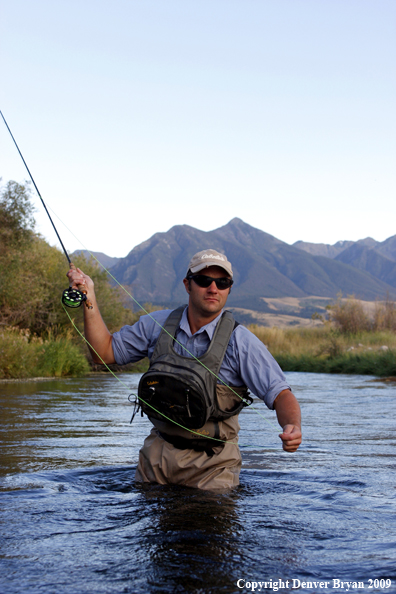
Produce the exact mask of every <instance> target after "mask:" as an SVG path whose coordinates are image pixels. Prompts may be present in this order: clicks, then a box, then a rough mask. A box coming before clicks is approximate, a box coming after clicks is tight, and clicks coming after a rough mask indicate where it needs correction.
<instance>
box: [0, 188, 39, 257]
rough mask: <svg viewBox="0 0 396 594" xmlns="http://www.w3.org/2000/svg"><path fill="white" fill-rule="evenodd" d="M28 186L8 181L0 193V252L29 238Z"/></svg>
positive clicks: (31, 212) (30, 221)
mask: <svg viewBox="0 0 396 594" xmlns="http://www.w3.org/2000/svg"><path fill="white" fill-rule="evenodd" d="M0 181H1V178H0ZM33 212H34V207H33V205H32V204H31V202H30V188H29V185H28V184H26V185H25V186H23V185H21V184H18V183H17V182H14V181H9V182H8V183H7V184H6V186H5V187H3V188H2V189H1V193H0V253H2V252H3V250H5V249H6V247H7V246H9V245H17V244H18V243H23V242H24V241H26V240H29V238H30V236H31V232H32V231H33V229H34V225H35V221H34V217H33Z"/></svg>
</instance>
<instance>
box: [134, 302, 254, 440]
mask: <svg viewBox="0 0 396 594" xmlns="http://www.w3.org/2000/svg"><path fill="white" fill-rule="evenodd" d="M184 309H185V306H182V307H179V308H178V309H175V310H174V311H173V312H171V314H170V315H169V317H168V318H167V320H166V322H165V324H164V327H163V329H162V331H161V334H160V335H159V338H158V341H157V344H156V346H155V349H154V353H153V356H152V358H151V362H150V369H149V370H148V371H147V372H146V373H145V374H144V375H143V376H142V377H141V379H140V382H139V387H138V398H139V404H140V406H141V409H142V411H143V412H144V413H146V415H147V416H148V417H149V418H150V419H158V420H160V421H165V420H166V419H171V420H172V421H174V422H176V423H178V424H179V425H182V426H183V427H187V428H188V429H199V428H201V427H203V425H205V423H206V422H207V421H222V420H225V419H228V418H229V417H232V416H234V415H237V414H239V412H240V411H241V410H242V408H243V407H244V406H247V405H248V404H251V402H252V399H251V398H250V397H249V396H246V397H245V398H243V399H238V398H237V401H236V403H235V404H234V406H233V407H232V408H231V409H230V410H223V409H221V408H220V405H219V401H218V398H217V390H216V387H217V377H216V376H218V374H219V371H220V367H221V364H222V362H223V359H224V355H225V352H226V350H227V346H228V343H229V340H230V338H231V334H232V332H233V330H234V328H235V320H234V317H233V315H232V314H231V312H229V311H225V312H224V313H223V315H222V317H221V319H220V320H219V322H218V324H217V326H216V329H215V331H214V334H213V338H212V340H211V342H210V344H209V348H208V350H207V351H206V352H205V353H204V354H203V355H202V356H201V357H199V359H198V360H196V359H194V358H192V357H188V356H184V355H179V354H178V353H177V352H176V351H175V349H174V336H175V334H176V331H177V328H178V327H179V323H180V320H181V317H182V315H183V311H184Z"/></svg>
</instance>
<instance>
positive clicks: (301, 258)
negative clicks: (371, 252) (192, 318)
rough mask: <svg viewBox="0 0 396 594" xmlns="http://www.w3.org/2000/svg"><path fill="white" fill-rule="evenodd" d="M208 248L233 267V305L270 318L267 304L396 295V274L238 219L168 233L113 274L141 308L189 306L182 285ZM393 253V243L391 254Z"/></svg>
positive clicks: (144, 246)
mask: <svg viewBox="0 0 396 594" xmlns="http://www.w3.org/2000/svg"><path fill="white" fill-rule="evenodd" d="M363 241H366V240H363ZM372 241H374V240H372ZM345 243H346V242H345ZM348 243H349V242H348ZM384 243H386V242H384ZM207 247H212V248H214V249H216V250H218V251H220V252H223V253H225V254H227V257H228V258H229V259H230V261H231V262H232V264H233V268H234V274H235V285H234V287H233V289H232V293H231V295H230V298H229V301H228V304H229V305H230V306H232V307H239V308H244V309H247V310H254V311H258V312H269V313H270V307H269V305H268V303H267V302H266V301H265V300H264V298H280V297H296V298H303V297H307V296H312V295H314V296H317V297H326V298H334V297H336V295H337V293H338V292H340V291H342V292H343V294H344V295H351V294H354V295H356V297H358V298H360V299H365V300H374V299H376V298H383V297H384V296H385V295H386V293H387V292H389V293H390V294H392V295H393V294H394V293H395V290H394V286H395V285H393V284H390V282H389V281H391V282H392V283H393V280H392V279H393V277H392V274H391V273H390V276H389V279H388V281H385V280H382V279H380V278H376V277H375V275H374V274H373V272H372V271H367V270H364V269H361V268H359V267H355V266H353V265H351V264H350V263H345V262H343V261H340V260H339V259H337V258H335V257H332V258H330V257H325V256H323V255H311V254H309V253H307V252H306V251H304V250H302V249H299V248H297V247H295V246H290V245H288V244H286V243H284V242H283V241H280V240H279V239H276V238H275V237H273V236H272V235H269V234H268V233H265V232H264V231H261V230H259V229H256V228H255V227H252V226H250V225H248V224H246V223H244V222H243V221H241V220H240V219H237V218H235V219H232V220H231V221H230V222H229V223H228V224H227V225H225V226H223V227H220V228H219V229H215V230H213V231H208V232H205V231H200V230H198V229H195V228H194V227H190V226H188V225H177V226H175V227H172V228H171V229H170V230H169V231H167V232H166V233H156V234H155V235H153V236H152V237H151V238H149V239H148V240H147V241H145V242H143V243H141V244H140V245H138V246H136V247H135V248H134V249H133V250H132V251H131V252H130V253H129V254H128V255H127V256H126V257H125V258H121V259H120V260H119V261H118V262H117V263H116V264H115V265H114V266H113V267H112V273H113V274H114V275H115V276H116V278H117V279H118V280H119V282H121V283H123V284H125V285H128V286H130V287H131V288H132V291H133V295H134V297H135V298H136V299H137V300H138V301H139V302H140V303H144V302H151V303H153V304H158V305H168V306H173V305H176V304H180V303H184V302H186V300H187V296H186V293H185V290H184V287H183V285H182V282H181V281H182V278H183V277H184V275H185V273H186V271H187V266H188V262H189V260H190V258H191V256H192V255H193V254H194V253H195V252H197V251H199V250H202V249H204V248H207ZM348 247H349V246H348ZM393 247H394V244H392V243H390V244H389V245H388V246H387V249H388V251H389V252H391V251H392V250H393ZM340 253H342V252H340ZM370 270H371V269H370ZM386 278H388V277H386Z"/></svg>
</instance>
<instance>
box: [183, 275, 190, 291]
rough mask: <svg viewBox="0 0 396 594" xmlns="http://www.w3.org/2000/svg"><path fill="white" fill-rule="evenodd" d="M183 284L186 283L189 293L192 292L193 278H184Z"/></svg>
mask: <svg viewBox="0 0 396 594" xmlns="http://www.w3.org/2000/svg"><path fill="white" fill-rule="evenodd" d="M183 284H184V287H185V289H186V291H187V293H188V294H190V293H191V280H189V279H188V278H184V279H183Z"/></svg>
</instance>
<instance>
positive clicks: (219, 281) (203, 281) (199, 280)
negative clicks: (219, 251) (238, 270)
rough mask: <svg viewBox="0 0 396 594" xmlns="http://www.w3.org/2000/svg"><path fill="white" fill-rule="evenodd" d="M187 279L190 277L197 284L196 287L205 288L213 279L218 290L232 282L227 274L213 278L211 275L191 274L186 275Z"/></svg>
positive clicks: (226, 287)
mask: <svg viewBox="0 0 396 594" xmlns="http://www.w3.org/2000/svg"><path fill="white" fill-rule="evenodd" d="M187 279H188V280H190V279H192V280H193V281H194V283H196V284H197V285H198V287H202V288H203V289H207V288H208V287H210V285H211V284H212V283H213V281H214V282H215V283H216V287H217V288H218V289H219V291H224V290H225V289H229V288H230V287H231V286H232V284H233V283H234V281H233V280H232V278H228V277H227V276H224V277H222V278H213V277H211V276H205V274H191V275H189V276H188V277H187Z"/></svg>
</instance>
